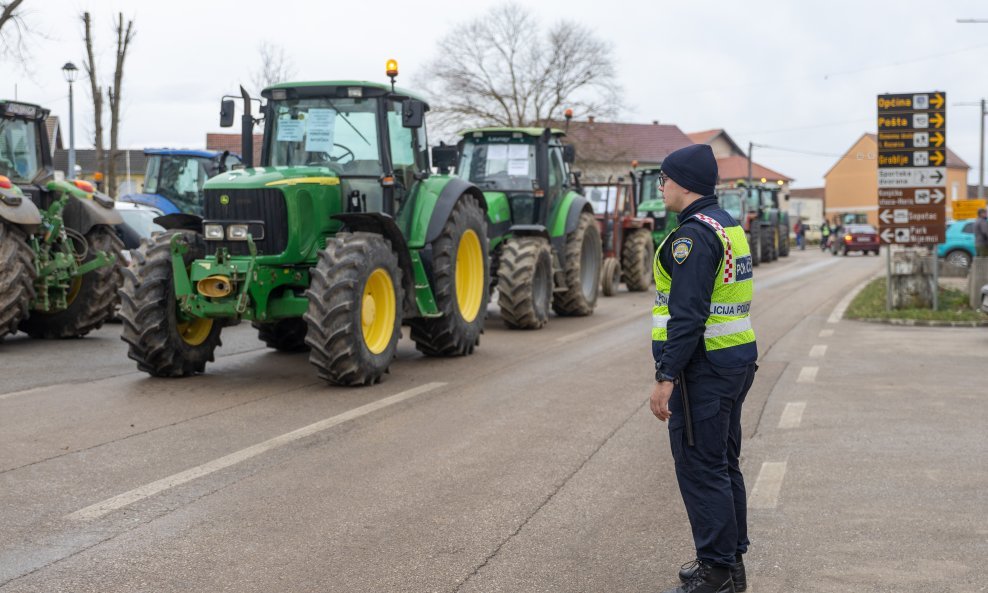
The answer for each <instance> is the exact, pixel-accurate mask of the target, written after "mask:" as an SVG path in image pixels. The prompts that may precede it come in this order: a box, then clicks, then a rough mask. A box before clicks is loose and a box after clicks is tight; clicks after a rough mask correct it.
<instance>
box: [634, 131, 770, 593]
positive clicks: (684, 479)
mask: <svg viewBox="0 0 988 593" xmlns="http://www.w3.org/2000/svg"><path fill="white" fill-rule="evenodd" d="M660 183H661V184H662V190H663V199H664V200H665V205H666V208H667V209H669V210H672V211H673V212H678V213H679V220H678V222H679V227H678V228H676V230H675V231H673V232H672V233H670V234H669V236H668V237H667V238H666V240H665V241H663V243H662V245H660V246H659V249H658V251H657V253H656V257H655V259H654V275H655V287H656V293H657V294H656V299H655V306H654V307H653V309H652V354H653V356H654V357H655V381H656V383H655V387H654V389H653V390H652V395H651V399H650V405H651V409H652V413H653V414H655V416H656V417H658V418H659V420H662V421H663V422H664V421H666V420H668V421H669V441H670V445H671V448H672V456H673V459H674V460H675V465H676V478H677V480H678V482H679V491H680V493H681V494H682V497H683V502H684V503H685V506H686V513H687V515H688V516H689V521H690V527H691V528H692V531H693V543H694V545H695V546H696V560H695V561H694V562H692V563H690V564H687V565H684V567H683V570H681V571H680V579H682V580H683V584H682V585H680V586H679V587H676V588H674V589H670V590H669V591H667V592H666V593H731V592H733V591H744V590H745V589H746V579H745V572H744V563H743V561H742V557H741V555H742V554H744V553H745V552H746V551H747V549H748V533H747V531H748V529H747V514H746V505H747V501H746V498H745V487H744V478H743V476H742V475H741V467H740V464H739V461H738V458H739V456H740V453H741V405H742V404H743V403H744V398H745V395H746V394H747V393H748V389H749V388H750V387H751V382H752V380H753V379H754V376H755V369H756V368H757V366H756V364H755V360H756V359H757V358H758V351H757V348H756V346H755V333H754V331H753V330H752V327H751V318H750V317H749V315H748V312H749V309H750V307H751V299H752V294H753V287H752V263H751V251H750V250H749V248H748V242H747V240H746V239H745V235H744V229H743V228H742V227H740V226H739V225H738V223H737V222H736V221H735V220H734V219H733V218H732V217H731V215H730V214H728V213H727V212H725V211H724V210H721V209H720V208H719V207H718V204H717V198H716V196H715V195H714V186H715V185H716V183H717V161H716V160H715V159H714V155H713V152H712V151H711V149H710V147H709V146H707V145H705V144H699V145H693V146H688V147H686V148H682V149H680V150H677V151H675V152H673V153H672V154H670V155H669V156H668V157H666V159H665V161H664V162H663V163H662V172H661V177H660Z"/></svg>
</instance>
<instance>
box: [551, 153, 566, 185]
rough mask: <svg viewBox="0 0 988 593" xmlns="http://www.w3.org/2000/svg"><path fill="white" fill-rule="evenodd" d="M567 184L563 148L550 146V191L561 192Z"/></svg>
mask: <svg viewBox="0 0 988 593" xmlns="http://www.w3.org/2000/svg"><path fill="white" fill-rule="evenodd" d="M565 184H566V166H565V165H564V164H563V149H562V148H561V147H559V146H552V147H550V148H549V191H550V192H559V191H560V190H562V188H563V185H565Z"/></svg>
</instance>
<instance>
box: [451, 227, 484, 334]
mask: <svg viewBox="0 0 988 593" xmlns="http://www.w3.org/2000/svg"><path fill="white" fill-rule="evenodd" d="M484 289H485V287H484V252H483V251H482V250H481V248H480V238H479V237H477V233H476V232H474V231H473V230H472V229H471V230H468V231H467V232H465V233H463V236H462V237H460V246H459V247H458V248H457V249H456V304H457V305H458V306H459V308H460V315H462V316H463V319H464V320H465V321H466V322H467V323H470V322H472V321H473V320H474V319H476V318H477V314H478V313H480V303H481V301H482V300H483V299H484Z"/></svg>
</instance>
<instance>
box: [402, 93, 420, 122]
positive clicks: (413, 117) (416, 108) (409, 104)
mask: <svg viewBox="0 0 988 593" xmlns="http://www.w3.org/2000/svg"><path fill="white" fill-rule="evenodd" d="M424 119H425V103H423V102H422V101H419V100H417V99H405V102H404V103H402V107H401V125H402V127H405V128H421V127H422V122H423V120H424Z"/></svg>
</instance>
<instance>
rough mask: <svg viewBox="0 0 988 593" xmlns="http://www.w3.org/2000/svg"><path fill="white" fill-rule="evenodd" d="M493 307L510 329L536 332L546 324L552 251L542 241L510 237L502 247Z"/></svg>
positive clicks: (550, 296)
mask: <svg viewBox="0 0 988 593" xmlns="http://www.w3.org/2000/svg"><path fill="white" fill-rule="evenodd" d="M502 245H503V247H502V249H501V257H500V263H499V264H498V268H497V270H498V273H497V275H498V279H497V292H498V301H497V304H498V305H499V306H500V307H501V319H503V320H504V324H505V325H507V326H508V327H510V328H511V329H539V328H540V327H542V326H543V325H545V324H546V323H547V322H548V321H549V303H550V302H551V301H552V248H551V247H549V241H547V240H546V239H545V238H543V237H531V236H528V237H511V238H509V239H506V240H505V241H504V243H502Z"/></svg>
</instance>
